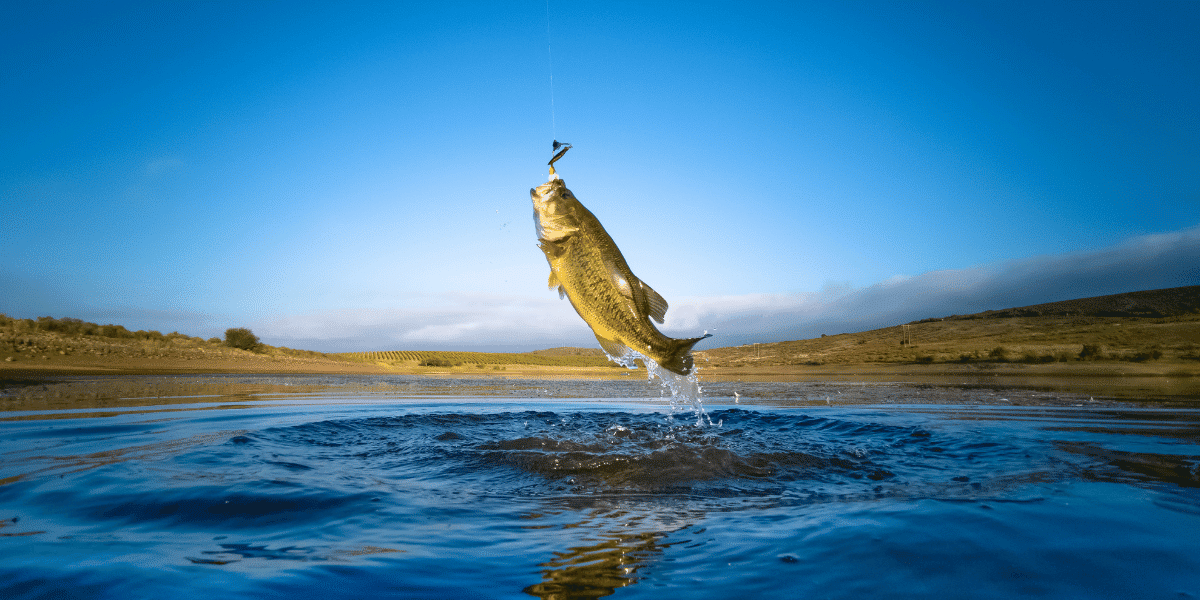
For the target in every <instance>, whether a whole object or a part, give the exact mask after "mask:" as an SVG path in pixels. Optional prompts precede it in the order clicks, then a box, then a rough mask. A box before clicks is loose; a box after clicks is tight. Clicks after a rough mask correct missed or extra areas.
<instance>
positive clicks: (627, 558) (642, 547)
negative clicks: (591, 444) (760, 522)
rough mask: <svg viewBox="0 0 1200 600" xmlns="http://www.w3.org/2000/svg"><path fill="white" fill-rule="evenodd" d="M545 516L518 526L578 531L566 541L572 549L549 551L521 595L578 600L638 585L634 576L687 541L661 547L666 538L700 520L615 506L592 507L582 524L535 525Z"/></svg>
mask: <svg viewBox="0 0 1200 600" xmlns="http://www.w3.org/2000/svg"><path fill="white" fill-rule="evenodd" d="M546 516H547V515H546V514H541V513H529V514H527V515H526V516H525V517H524V518H525V519H527V520H530V521H533V522H532V523H528V524H525V525H523V526H522V527H523V528H525V529H547V528H556V529H561V530H562V531H564V532H577V535H575V536H572V537H571V539H572V541H574V542H575V543H576V544H577V545H572V546H569V547H568V548H567V549H566V550H563V551H558V552H554V553H553V557H552V558H550V559H549V560H547V561H546V562H543V563H541V564H540V565H539V566H540V567H542V570H541V573H542V581H541V582H539V583H535V584H533V585H530V586H527V587H526V588H525V589H524V590H523V591H524V592H525V593H526V594H529V595H531V596H536V597H538V598H542V599H543V600H583V599H589V598H602V597H605V596H609V595H611V594H613V593H614V592H615V591H616V590H617V589H619V588H623V587H627V586H630V585H633V584H635V583H637V582H638V580H639V577H638V571H640V570H642V569H645V568H646V567H648V566H650V565H651V564H653V563H654V562H655V561H657V560H659V559H660V558H661V557H662V554H663V551H664V550H665V549H666V548H667V547H669V546H673V545H676V544H682V543H687V542H689V541H691V540H677V541H673V542H669V543H665V542H664V541H663V540H664V539H666V537H667V536H668V534H671V533H677V532H679V531H682V530H684V529H687V528H688V527H689V526H690V524H691V523H692V522H694V519H696V518H699V517H700V516H701V515H700V514H699V513H692V512H688V513H674V512H673V511H667V512H662V511H659V510H655V509H648V510H647V509H638V508H631V507H629V506H625V505H622V503H618V504H616V505H611V506H604V507H596V508H593V509H592V510H590V511H588V512H587V513H586V515H585V516H584V518H583V520H581V521H575V522H571V523H566V524H555V525H547V524H541V523H538V522H537V521H539V520H541V519H542V518H544V517H546ZM701 532H702V530H701ZM698 533H699V532H698Z"/></svg>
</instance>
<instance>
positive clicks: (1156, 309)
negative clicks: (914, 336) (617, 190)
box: [917, 285, 1200, 323]
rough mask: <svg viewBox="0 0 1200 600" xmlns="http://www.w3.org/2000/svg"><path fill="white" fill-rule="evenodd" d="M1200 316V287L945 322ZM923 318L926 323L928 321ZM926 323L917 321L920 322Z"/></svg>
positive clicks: (1010, 310)
mask: <svg viewBox="0 0 1200 600" xmlns="http://www.w3.org/2000/svg"><path fill="white" fill-rule="evenodd" d="M1196 313H1200V285H1192V286H1187V287H1177V288H1167V289H1162V290H1148V291H1144V292H1129V293H1125V294H1112V295H1109V296H1096V297H1094V298H1080V299H1078V300H1063V301H1061V302H1047V303H1045V304H1034V305H1032V306H1022V307H1019V308H1006V309H1003V310H989V311H984V312H981V313H975V314H972V315H953V316H950V317H944V319H1009V318H1013V317H1073V316H1081V317H1139V318H1140V317H1149V318H1162V317H1177V316H1180V315H1187V314H1196ZM928 320H929V319H924V320H923V321H928ZM923 321H917V322H918V323H920V322H923Z"/></svg>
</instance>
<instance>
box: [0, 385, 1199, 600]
mask: <svg viewBox="0 0 1200 600" xmlns="http://www.w3.org/2000/svg"><path fill="white" fill-rule="evenodd" d="M704 391H705V396H706V400H705V402H706V407H707V411H708V413H707V417H706V422H705V424H704V425H703V426H697V425H696V418H695V415H693V414H692V413H690V412H682V413H676V414H671V412H670V407H669V405H668V404H667V403H666V402H665V401H664V400H662V399H661V398H660V397H659V394H660V392H659V391H658V389H657V386H653V385H650V384H647V383H646V382H643V381H616V382H613V381H605V382H601V381H566V382H562V381H558V382H551V381H528V380H527V381H513V380H507V381H506V380H499V379H497V380H483V379H478V378H476V379H438V380H434V379H420V378H413V377H409V378H405V377H323V376H292V377H266V376H229V377H219V376H196V377H175V378H170V377H146V378H119V379H104V378H90V379H79V378H77V379H63V380H61V381H60V382H59V383H57V384H50V385H46V386H42V385H36V386H30V387H24V388H9V389H8V390H7V391H6V392H5V394H6V395H4V396H0V407H2V408H3V409H4V410H2V411H0V597H3V598H6V599H13V598H114V599H115V598H121V599H127V598H173V599H181V598H193V597H194V598H256V599H267V598H285V599H288V600H295V599H299V598H322V599H332V598H364V597H371V598H531V597H540V598H599V597H605V596H612V597H614V598H672V599H675V598H739V599H745V598H872V597H874V598H1016V597H1020V598H1195V597H1197V596H1200V411H1197V410H1195V409H1191V408H1186V407H1178V406H1176V407H1166V408H1164V407H1161V406H1144V405H1138V404H1136V403H1117V402H1111V401H1106V400H1104V399H1101V398H1097V399H1092V398H1089V397H1087V396H1078V397H1076V396H1067V395H1053V394H1049V393H1045V392H1035V391H1024V390H1002V389H986V388H969V389H958V388H946V387H932V386H912V385H904V384H874V385H860V384H821V383H790V384H768V383H722V384H708V385H705V386H704ZM735 392H736V393H737V396H735V395H734V393H735ZM735 398H736V403H735ZM709 418H711V420H712V423H713V424H712V425H708V424H707V419H709Z"/></svg>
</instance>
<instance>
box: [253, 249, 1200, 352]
mask: <svg viewBox="0 0 1200 600" xmlns="http://www.w3.org/2000/svg"><path fill="white" fill-rule="evenodd" d="M1196 284H1200V227H1193V228H1191V229H1186V230H1182V231H1177V232H1172V233H1165V234H1157V235H1148V236H1142V237H1137V238H1132V239H1129V240H1127V241H1125V242H1123V243H1121V244H1118V245H1115V246H1112V247H1108V248H1104V249H1101V250H1096V251H1091V252H1077V253H1072V254H1064V255H1053V256H1039V257H1033V258H1028V259H1023V260H1018V261H1011V262H1006V263H1001V264H996V265H989V266H981V267H976V268H970V269H960V270H943V271H932V272H929V273H923V274H920V275H916V276H912V277H893V278H890V279H888V280H887V281H884V282H881V283H878V284H875V285H872V286H869V287H865V288H857V289H855V288H851V287H848V286H829V287H827V288H825V289H823V290H821V291H817V292H802V293H795V294H749V295H740V296H716V297H696V298H681V299H679V300H677V301H676V302H674V303H672V305H671V308H670V310H669V311H668V313H667V322H666V324H665V325H664V326H663V328H662V329H663V331H664V333H667V334H668V335H673V336H676V337H682V336H692V335H697V334H699V333H700V332H701V331H702V330H707V331H709V332H710V333H713V334H714V335H715V338H714V339H713V340H711V343H710V342H706V343H707V344H709V347H716V346H730V345H738V344H745V343H751V342H771V341H783V340H793V339H804V338H810V337H816V336H819V335H821V334H822V333H827V334H834V333H842V332H850V331H863V330H867V329H874V328H878V327H886V326H890V325H895V324H897V323H906V322H909V321H913V320H917V319H922V318H929V317H940V316H947V315H951V314H968V313H974V312H980V311H984V310H991V309H1001V308H1009V307H1013V306H1025V305H1029V304H1038V303H1042V302H1053V301H1058V300H1069V299H1073V298H1084V297H1089V296H1101V295H1105V294H1117V293H1122V292H1129V291H1137V290H1147V289H1157V288H1167V287H1177V286H1184V285H1196ZM430 300H432V301H430ZM426 302H428V305H426V306H425V307H414V308H407V309H387V310H380V309H363V310H337V311H326V312H320V313H312V314H305V315H295V316H289V317H285V318H281V319H277V320H274V321H271V322H269V323H265V324H263V325H261V326H259V327H258V328H256V329H255V331H256V332H258V333H260V335H262V336H263V337H264V339H267V340H268V341H270V342H271V343H277V344H283V345H289V346H295V347H304V348H313V349H320V350H326V351H350V350H372V349H480V350H484V349H492V350H531V349H536V348H545V347H551V346H561V345H583V346H594V345H595V341H594V338H593V337H592V335H591V332H590V331H589V330H588V329H587V327H586V326H585V325H584V324H583V322H582V320H581V319H579V317H578V316H577V315H576V314H575V312H574V310H573V309H572V308H571V306H570V304H569V303H568V302H566V301H560V300H558V299H557V298H554V297H550V298H547V299H529V298H507V297H495V296H482V295H470V294H446V295H442V296H436V297H430V299H427V300H426Z"/></svg>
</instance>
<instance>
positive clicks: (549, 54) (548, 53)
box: [546, 0, 558, 150]
mask: <svg viewBox="0 0 1200 600" xmlns="http://www.w3.org/2000/svg"><path fill="white" fill-rule="evenodd" d="M546 56H547V58H548V59H549V61H550V137H551V139H558V133H557V132H556V131H555V127H556V126H555V123H554V53H553V52H552V51H551V50H550V0H546ZM556 150H557V148H556Z"/></svg>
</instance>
